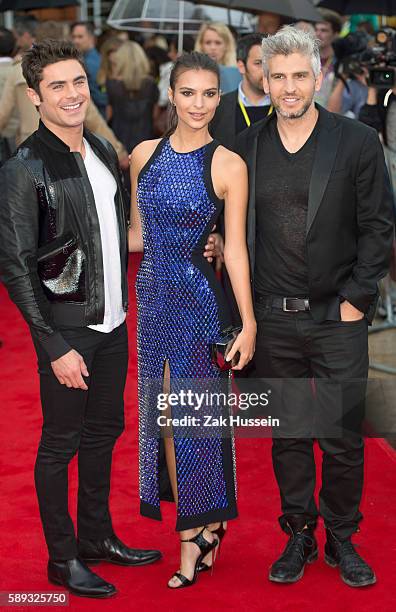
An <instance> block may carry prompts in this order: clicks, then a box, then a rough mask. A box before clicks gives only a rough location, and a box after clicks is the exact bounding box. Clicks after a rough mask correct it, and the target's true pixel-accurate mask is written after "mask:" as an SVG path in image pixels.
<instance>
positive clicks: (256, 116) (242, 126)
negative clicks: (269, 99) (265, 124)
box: [235, 99, 270, 134]
mask: <svg viewBox="0 0 396 612" xmlns="http://www.w3.org/2000/svg"><path fill="white" fill-rule="evenodd" d="M269 109H270V106H268V104H267V105H265V106H245V110H246V112H247V115H248V117H249V119H250V123H251V125H253V123H256V121H261V119H265V117H266V116H267V115H268V111H269ZM247 127H248V125H247V123H246V119H245V117H244V116H243V113H242V110H241V107H240V106H239V102H238V99H237V108H236V113H235V134H239V133H240V132H243V130H246V128H247Z"/></svg>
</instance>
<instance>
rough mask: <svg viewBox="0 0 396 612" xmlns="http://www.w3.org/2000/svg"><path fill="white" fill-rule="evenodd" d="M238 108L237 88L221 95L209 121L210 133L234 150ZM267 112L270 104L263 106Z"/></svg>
mask: <svg viewBox="0 0 396 612" xmlns="http://www.w3.org/2000/svg"><path fill="white" fill-rule="evenodd" d="M237 108H238V89H235V91H230V92H229V93H226V94H224V95H222V96H221V98H220V104H219V106H218V107H217V109H216V113H215V116H214V117H213V119H212V121H211V122H210V126H209V131H210V134H211V135H212V136H213V138H215V139H216V140H218V141H219V142H220V143H221V144H222V145H223V146H224V147H226V148H227V149H230V150H231V151H234V150H235V144H236V139H237V136H238V135H237V133H236V114H237ZM265 108H266V109H267V112H268V111H269V109H270V106H269V105H268V106H266V107H265Z"/></svg>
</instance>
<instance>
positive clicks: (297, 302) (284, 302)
mask: <svg viewBox="0 0 396 612" xmlns="http://www.w3.org/2000/svg"><path fill="white" fill-rule="evenodd" d="M255 300H256V302H257V303H258V304H261V305H263V306H266V307H268V308H278V309H279V310H283V311H284V312H305V311H308V310H310V306H309V299H308V298H295V297H277V296H272V295H262V294H259V293H256V296H255Z"/></svg>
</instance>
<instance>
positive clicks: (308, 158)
mask: <svg viewBox="0 0 396 612" xmlns="http://www.w3.org/2000/svg"><path fill="white" fill-rule="evenodd" d="M318 123H319V121H318V122H317V124H316V126H315V128H314V130H313V132H312V134H311V135H310V137H309V138H308V140H307V141H306V143H305V144H304V145H303V146H302V147H301V148H300V149H299V150H298V151H297V152H296V153H289V152H288V151H287V150H286V149H285V147H284V146H283V143H282V140H281V138H280V136H279V132H278V128H277V120H276V118H274V119H273V120H272V121H270V122H269V125H268V129H267V130H265V133H264V134H263V136H262V138H261V139H260V140H259V143H258V151H257V178H256V215H257V217H256V219H257V222H256V263H255V291H257V292H258V293H262V294H271V295H277V296H281V297H284V296H288V297H307V296H308V269H307V260H306V244H305V231H306V222H307V210H308V195H309V184H310V181H311V174H312V166H313V160H314V155H315V148H316V135H317V131H318Z"/></svg>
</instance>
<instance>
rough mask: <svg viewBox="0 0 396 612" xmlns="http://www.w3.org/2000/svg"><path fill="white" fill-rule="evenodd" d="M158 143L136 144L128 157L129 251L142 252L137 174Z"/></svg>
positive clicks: (147, 141) (157, 141) (152, 141)
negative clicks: (129, 176) (129, 179)
mask: <svg viewBox="0 0 396 612" xmlns="http://www.w3.org/2000/svg"><path fill="white" fill-rule="evenodd" d="M158 143H159V139H156V140H145V141H144V142H141V143H140V144H138V145H137V146H136V147H135V148H134V149H133V151H132V153H131V155H130V174H131V215H130V222H131V226H130V228H129V233H128V245H129V251H130V252H131V253H133V252H142V251H143V234H142V221H141V218H140V213H139V209H138V206H137V196H136V191H137V179H138V176H139V172H140V171H141V169H142V168H143V167H144V165H145V164H146V162H147V161H148V160H149V159H150V157H151V155H152V154H153V153H154V150H155V148H156V146H157V144H158Z"/></svg>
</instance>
